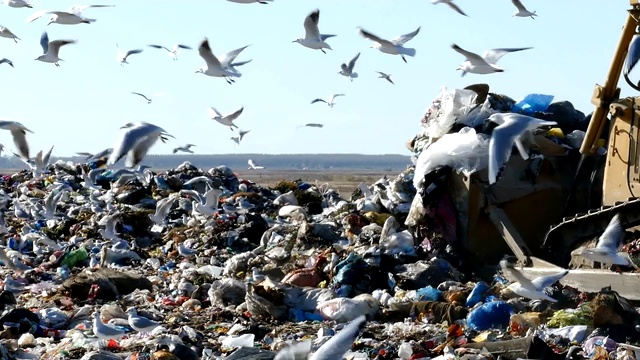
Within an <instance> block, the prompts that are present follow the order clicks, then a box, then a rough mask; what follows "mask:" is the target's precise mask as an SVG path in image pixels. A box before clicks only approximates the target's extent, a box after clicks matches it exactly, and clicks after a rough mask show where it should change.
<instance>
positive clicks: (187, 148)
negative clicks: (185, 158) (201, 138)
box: [173, 144, 195, 154]
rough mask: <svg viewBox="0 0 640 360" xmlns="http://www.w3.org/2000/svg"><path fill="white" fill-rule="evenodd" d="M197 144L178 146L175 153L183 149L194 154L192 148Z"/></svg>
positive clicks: (174, 150)
mask: <svg viewBox="0 0 640 360" xmlns="http://www.w3.org/2000/svg"><path fill="white" fill-rule="evenodd" d="M193 146H195V145H193V144H187V145H185V146H178V147H177V148H175V149H173V153H174V154H175V153H177V152H178V151H182V152H186V153H189V154H193V150H191V148H192V147H193Z"/></svg>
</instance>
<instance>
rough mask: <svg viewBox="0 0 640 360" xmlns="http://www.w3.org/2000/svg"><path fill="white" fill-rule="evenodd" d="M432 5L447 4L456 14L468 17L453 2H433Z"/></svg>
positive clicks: (440, 0)
mask: <svg viewBox="0 0 640 360" xmlns="http://www.w3.org/2000/svg"><path fill="white" fill-rule="evenodd" d="M431 3H432V4H433V5H437V4H447V5H449V7H450V8H452V9H453V10H454V11H455V12H457V13H458V14H460V15H464V16H468V15H467V14H465V13H464V11H462V9H460V7H459V6H458V5H456V4H455V3H454V2H453V0H431Z"/></svg>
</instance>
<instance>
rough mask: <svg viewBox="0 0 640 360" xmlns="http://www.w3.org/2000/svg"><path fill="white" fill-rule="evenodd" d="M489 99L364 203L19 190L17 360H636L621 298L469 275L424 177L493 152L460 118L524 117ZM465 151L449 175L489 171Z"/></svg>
mask: <svg viewBox="0 0 640 360" xmlns="http://www.w3.org/2000/svg"><path fill="white" fill-rule="evenodd" d="M452 94H453V95H452ZM474 94H475V95H473V94H469V93H467V92H466V91H465V90H456V91H453V92H446V91H444V92H443V95H446V96H443V97H442V98H439V99H438V100H437V102H438V103H439V104H440V105H438V106H436V105H434V108H433V109H431V110H433V111H432V112H431V115H430V114H428V115H427V120H428V121H425V122H424V124H423V130H422V131H421V133H420V134H419V135H418V136H417V137H416V139H414V141H413V142H412V146H411V148H412V149H413V150H414V152H415V154H416V161H417V165H416V166H415V167H413V166H411V167H409V168H408V169H407V170H406V171H404V172H403V173H401V174H399V175H398V176H397V177H395V178H386V177H385V178H382V179H380V180H379V181H377V182H376V183H375V184H371V185H370V186H367V185H366V184H361V185H360V186H359V187H358V189H357V190H356V191H354V193H353V194H339V193H338V192H337V191H335V190H333V189H331V187H330V185H329V184H320V183H317V182H316V183H314V184H310V183H306V182H303V181H287V180H283V181H281V182H279V183H278V184H276V186H274V187H273V188H267V187H263V186H261V185H259V184H256V183H255V182H252V181H250V180H248V179H241V178H239V177H238V176H236V175H235V174H234V173H233V171H232V170H231V169H229V168H228V167H225V166H218V167H215V168H212V169H209V170H207V171H204V170H202V169H198V168H196V167H194V166H192V165H191V164H189V163H188V162H185V163H184V164H182V165H181V166H179V167H178V168H176V169H172V170H168V171H165V172H160V173H154V172H152V171H151V170H150V169H148V168H144V167H141V168H138V169H135V170H126V169H124V170H117V171H114V170H110V169H106V168H103V166H104V163H105V160H104V159H98V160H94V161H91V162H89V163H86V164H74V163H71V162H64V161H58V162H56V163H55V164H51V165H47V166H46V170H45V171H41V170H42V169H40V170H39V171H37V172H29V171H22V172H19V173H16V174H13V175H11V176H8V175H5V176H2V177H1V178H0V187H1V189H0V208H2V209H3V211H2V212H0V214H2V217H1V218H0V233H2V234H3V240H2V243H1V244H2V245H1V247H0V262H1V265H2V266H1V267H0V269H1V271H2V272H3V275H2V278H3V279H4V280H3V281H2V284H3V291H2V292H1V293H0V308H1V309H2V315H1V316H0V324H2V325H3V330H2V331H1V332H0V352H1V353H2V358H3V359H95V360H97V359H132V360H133V359H181V360H185V359H294V358H295V359H300V358H307V355H306V354H308V353H313V354H314V355H313V357H312V358H313V359H317V360H320V359H322V360H329V359H340V358H342V357H345V358H349V359H398V358H399V359H429V358H432V359H454V358H461V359H497V358H502V359H517V358H525V359H527V358H535V359H542V358H544V359H556V358H557V359H561V358H562V359H564V358H572V359H579V358H591V359H608V358H609V357H610V356H612V357H614V358H616V359H637V358H638V357H637V353H636V351H638V350H640V348H638V347H635V346H633V344H634V343H637V342H639V341H640V332H639V331H638V329H639V328H640V314H639V313H638V312H637V310H636V309H635V308H634V307H633V306H632V305H631V304H630V303H629V301H627V300H626V299H624V298H623V297H621V296H619V295H618V294H617V293H615V292H613V291H610V290H609V289H603V290H602V291H601V292H600V293H597V294H593V293H589V294H588V293H583V292H581V291H580V289H574V288H569V287H563V286H561V285H560V284H559V283H558V282H557V280H555V278H552V280H553V283H550V281H549V279H542V280H538V279H536V280H533V281H524V280H523V281H521V283H520V284H517V283H516V284H509V283H508V281H507V280H506V278H505V277H504V276H503V275H502V272H503V271H511V272H515V273H517V268H514V267H512V266H510V265H508V264H507V265H503V266H502V267H501V270H500V271H497V272H496V273H495V276H494V277H493V278H490V279H481V278H479V277H477V276H476V275H475V271H473V269H468V268H466V265H465V259H463V258H462V257H461V256H460V253H459V252H458V250H459V248H458V246H459V245H458V243H457V239H456V230H455V229H456V213H455V208H454V207H453V204H452V203H451V199H449V198H448V197H447V193H446V192H443V191H431V190H433V189H437V190H441V188H440V187H438V186H433V187H432V186H430V184H437V183H438V179H439V178H441V177H442V176H444V175H443V174H445V173H444V172H442V170H441V169H442V168H443V167H442V166H440V165H442V164H439V165H438V166H433V170H430V171H425V172H424V175H423V176H422V179H423V180H424V179H430V180H429V182H425V181H419V182H417V181H416V177H415V174H417V172H418V170H417V169H420V168H421V169H423V170H421V171H424V169H425V168H426V167H425V166H424V163H426V160H425V159H424V157H423V154H425V153H427V151H428V149H429V148H430V147H432V146H435V144H438V143H439V141H437V139H438V138H440V139H444V138H445V137H446V136H449V135H452V136H453V135H456V134H458V135H459V136H463V137H465V136H467V137H468V139H471V142H470V144H471V146H472V147H474V146H475V147H482V146H484V145H483V141H484V140H483V139H478V138H476V139H473V138H471V137H470V136H471V135H473V136H475V135H474V134H473V133H471V132H470V131H469V130H464V131H462V129H463V127H461V126H459V124H466V125H473V126H474V127H476V128H478V129H480V128H481V125H482V124H483V122H484V119H486V118H487V117H488V115H489V114H490V113H493V112H496V111H502V112H508V111H511V110H512V108H513V106H514V104H515V102H514V101H513V100H511V99H508V98H507V97H504V96H498V95H494V94H487V95H486V100H485V99H479V98H478V96H480V97H481V94H479V93H477V92H474ZM472 103H473V104H476V105H473V104H472ZM552 106H554V104H551V106H547V107H545V109H544V110H535V109H534V110H535V111H540V112H546V111H549V108H551V107H552ZM557 107H559V106H557ZM561 108H563V109H569V108H570V106H569V105H561ZM443 109H448V110H446V111H445V110H443ZM451 111H453V112H455V115H448V114H451ZM567 111H568V110H567ZM435 113H439V114H441V115H443V116H441V115H433V114H435ZM567 114H568V115H567ZM576 114H577V112H574V113H570V112H567V113H566V114H565V115H566V116H565V117H566V118H569V117H571V116H574V117H576V119H577V118H578V117H579V116H577V115H576ZM434 116H435V117H434ZM549 116H551V115H549ZM432 119H438V120H437V122H438V123H439V125H433V124H434V122H432ZM461 119H466V120H464V122H461V121H462V120H461ZM556 121H558V123H560V119H557V120H556ZM571 121H573V120H571ZM569 123H570V121H566V122H565V124H566V128H563V132H565V133H567V134H571V133H573V131H574V130H575V129H574V130H572V128H573V127H580V126H582V125H581V124H582V120H580V121H578V120H576V121H575V123H574V124H569ZM561 126H565V125H561ZM475 131H476V133H477V134H479V133H481V130H479V131H478V130H475ZM576 131H578V130H576ZM460 133H461V134H460ZM574 135H575V134H574ZM576 137H577V135H576ZM554 141H565V142H567V144H568V146H574V145H575V144H573V145H571V137H569V136H568V135H567V136H565V137H558V138H556V139H555V140H554ZM452 148H453V147H452ZM458 149H459V148H458ZM466 154H467V155H465V156H466V158H467V159H468V160H467V162H466V163H464V164H462V165H460V164H461V162H456V161H455V160H454V161H451V160H447V161H450V162H449V163H448V164H447V165H448V166H449V167H453V168H455V169H456V170H458V169H460V171H470V172H472V171H474V169H476V168H477V167H480V166H484V165H483V164H484V163H485V162H483V161H482V160H481V159H480V158H479V157H478V158H476V159H471V158H470V157H469V156H468V153H466ZM421 159H422V160H425V161H423V165H420V160H421ZM441 159H446V157H441ZM427 160H428V159H427ZM432 160H433V158H432ZM433 161H434V162H437V161H439V160H438V159H436V160H433ZM425 184H427V185H426V186H425ZM436 195H437V196H436ZM435 203H437V204H438V206H436V207H434V206H432V205H433V204H435ZM434 209H435V210H434ZM505 264H506V263H505ZM560 276H563V275H560ZM533 287H536V288H535V289H533ZM545 287H546V288H545ZM542 288H545V289H542ZM523 289H524V290H523ZM543 290H544V292H543ZM523 294H524V295H523ZM296 354H297V355H296Z"/></svg>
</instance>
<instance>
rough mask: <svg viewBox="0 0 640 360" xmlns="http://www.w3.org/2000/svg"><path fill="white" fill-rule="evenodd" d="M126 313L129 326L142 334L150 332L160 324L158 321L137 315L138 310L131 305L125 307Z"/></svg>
mask: <svg viewBox="0 0 640 360" xmlns="http://www.w3.org/2000/svg"><path fill="white" fill-rule="evenodd" d="M127 314H128V315H129V317H128V318H127V321H128V322H129V326H131V328H133V330H135V331H137V332H140V333H143V334H146V333H150V332H151V331H153V329H155V328H157V327H158V326H160V325H161V324H160V323H158V322H155V321H153V320H150V319H147V318H146V317H143V316H140V315H138V311H137V310H136V308H133V307H131V308H128V309H127Z"/></svg>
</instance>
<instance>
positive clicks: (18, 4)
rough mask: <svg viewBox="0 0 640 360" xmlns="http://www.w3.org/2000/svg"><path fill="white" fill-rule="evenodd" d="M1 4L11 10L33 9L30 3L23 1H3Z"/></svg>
mask: <svg viewBox="0 0 640 360" xmlns="http://www.w3.org/2000/svg"><path fill="white" fill-rule="evenodd" d="M3 3H4V4H5V5H7V6H9V7H12V8H23V7H26V8H33V6H32V5H31V3H30V2H28V1H25V0H4V1H3Z"/></svg>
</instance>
